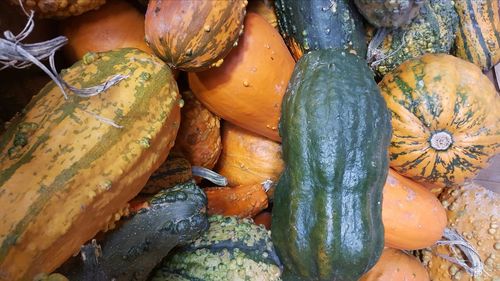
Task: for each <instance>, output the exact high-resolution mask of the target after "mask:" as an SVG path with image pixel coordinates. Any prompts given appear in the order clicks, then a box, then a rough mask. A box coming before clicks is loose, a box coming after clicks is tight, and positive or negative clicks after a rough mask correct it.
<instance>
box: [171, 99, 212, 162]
mask: <svg viewBox="0 0 500 281" xmlns="http://www.w3.org/2000/svg"><path fill="white" fill-rule="evenodd" d="M182 99H183V100H184V106H183V107H182V109H181V127H180V128H179V132H178V133H177V138H176V140H175V146H174V150H177V151H180V152H181V153H182V154H183V155H184V157H186V159H187V160H188V161H189V162H190V163H191V165H193V166H201V167H205V168H207V169H212V168H213V167H214V166H215V164H216V163H217V160H218V159H219V155H220V153H221V150H222V144H221V133H220V118H219V117H218V116H216V115H215V114H213V113H212V112H210V111H209V110H208V109H207V108H206V107H205V106H204V105H203V104H201V103H200V102H199V101H198V100H197V99H196V98H195V97H194V96H193V93H192V92H190V91H185V92H183V93H182Z"/></svg>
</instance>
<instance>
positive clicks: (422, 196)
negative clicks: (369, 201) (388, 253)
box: [382, 169, 446, 280]
mask: <svg viewBox="0 0 500 281" xmlns="http://www.w3.org/2000/svg"><path fill="white" fill-rule="evenodd" d="M382 221H383V223H384V231H385V234H384V237H385V245H386V246H387V247H391V248H397V249H402V250H416V249H422V248H425V247H429V246H431V245H433V244H434V243H436V241H438V240H439V239H440V238H441V236H442V235H443V231H444V228H445V227H446V212H445V209H444V208H443V206H442V205H441V203H440V202H439V200H438V199H437V198H436V197H435V196H434V194H432V193H431V192H430V191H429V190H427V189H426V188H425V187H423V186H422V185H420V184H418V183H416V182H414V181H412V180H410V179H408V178H405V177H403V176H401V175H399V174H398V173H396V172H395V171H394V170H392V169H389V174H388V176H387V180H386V183H385V185H384V194H383V201H382ZM401 280H402V279H401Z"/></svg>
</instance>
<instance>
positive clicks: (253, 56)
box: [188, 12, 295, 141]
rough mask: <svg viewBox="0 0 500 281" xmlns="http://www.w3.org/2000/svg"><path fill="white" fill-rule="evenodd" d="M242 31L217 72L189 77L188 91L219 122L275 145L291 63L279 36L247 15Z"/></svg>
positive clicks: (258, 16) (260, 17)
mask: <svg viewBox="0 0 500 281" xmlns="http://www.w3.org/2000/svg"><path fill="white" fill-rule="evenodd" d="M244 26H245V28H244V32H243V35H242V36H241V38H240V39H239V41H238V46H237V47H235V48H233V50H231V52H230V53H229V55H228V56H227V57H226V58H225V59H224V62H223V63H222V65H221V66H220V67H215V68H211V69H209V70H207V71H203V72H192V73H189V75H188V78H189V86H190V88H191V90H192V91H193V93H194V94H195V96H196V97H197V98H198V100H200V101H201V102H202V103H203V104H204V105H205V106H206V107H207V108H208V109H209V110H210V111H212V112H214V113H215V114H217V115H218V116H220V117H221V118H222V119H224V120H227V121H229V122H231V123H233V124H235V125H238V126H240V127H242V128H245V129H247V130H249V131H252V132H254V133H257V134H259V135H262V136H265V137H268V138H270V139H272V140H275V141H279V140H280V137H279V134H278V122H279V118H280V113H281V100H282V98H283V95H284V93H285V89H286V87H287V85H288V80H289V79H290V76H291V74H292V71H293V68H294V65H295V62H294V60H293V58H292V56H291V55H290V52H289V51H288V48H287V46H286V45H285V42H283V39H282V38H281V35H280V34H279V32H278V31H277V30H276V29H275V28H273V27H272V26H271V25H270V24H269V23H268V22H267V21H266V19H265V18H263V17H262V16H260V15H258V14H255V13H251V12H250V13H248V14H247V16H246V18H245V23H244Z"/></svg>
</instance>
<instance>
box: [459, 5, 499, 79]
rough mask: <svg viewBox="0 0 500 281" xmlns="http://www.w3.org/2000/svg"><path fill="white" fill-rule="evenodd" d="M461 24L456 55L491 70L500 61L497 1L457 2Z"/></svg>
mask: <svg viewBox="0 0 500 281" xmlns="http://www.w3.org/2000/svg"><path fill="white" fill-rule="evenodd" d="M453 2H454V3H455V9H456V10H457V13H458V16H459V22H460V23H459V25H458V30H457V33H456V35H457V36H456V40H455V55H456V56H458V57H460V58H462V59H464V60H467V61H470V62H472V63H474V64H475V65H477V66H479V67H481V69H483V70H488V69H490V68H492V67H493V66H494V65H496V64H497V63H498V62H500V7H499V5H500V4H499V3H498V1H497V0H482V1H477V0H456V1H453Z"/></svg>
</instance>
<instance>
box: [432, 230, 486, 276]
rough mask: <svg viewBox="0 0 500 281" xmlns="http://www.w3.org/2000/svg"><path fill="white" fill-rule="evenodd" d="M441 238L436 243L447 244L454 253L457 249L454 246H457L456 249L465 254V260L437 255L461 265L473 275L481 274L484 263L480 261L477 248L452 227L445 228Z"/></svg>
mask: <svg viewBox="0 0 500 281" xmlns="http://www.w3.org/2000/svg"><path fill="white" fill-rule="evenodd" d="M443 238H444V240H439V241H437V242H436V245H447V246H449V247H450V249H451V251H452V252H454V253H456V251H457V249H456V248H455V247H458V249H460V250H461V252H462V253H463V254H464V255H465V257H466V260H461V259H457V258H454V257H450V256H445V255H441V254H438V256H439V257H441V258H443V259H445V260H447V261H449V262H451V263H454V264H456V265H458V266H460V267H462V268H463V269H465V271H467V273H469V274H470V275H471V276H473V277H476V276H481V274H482V273H483V269H484V264H483V262H482V261H481V256H480V255H479V253H478V252H477V250H476V249H474V247H473V246H472V245H471V244H470V243H469V242H467V240H465V239H464V238H463V237H462V236H461V235H460V234H458V233H457V232H456V231H455V230H453V229H450V228H445V230H444V234H443ZM469 264H470V265H469Z"/></svg>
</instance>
